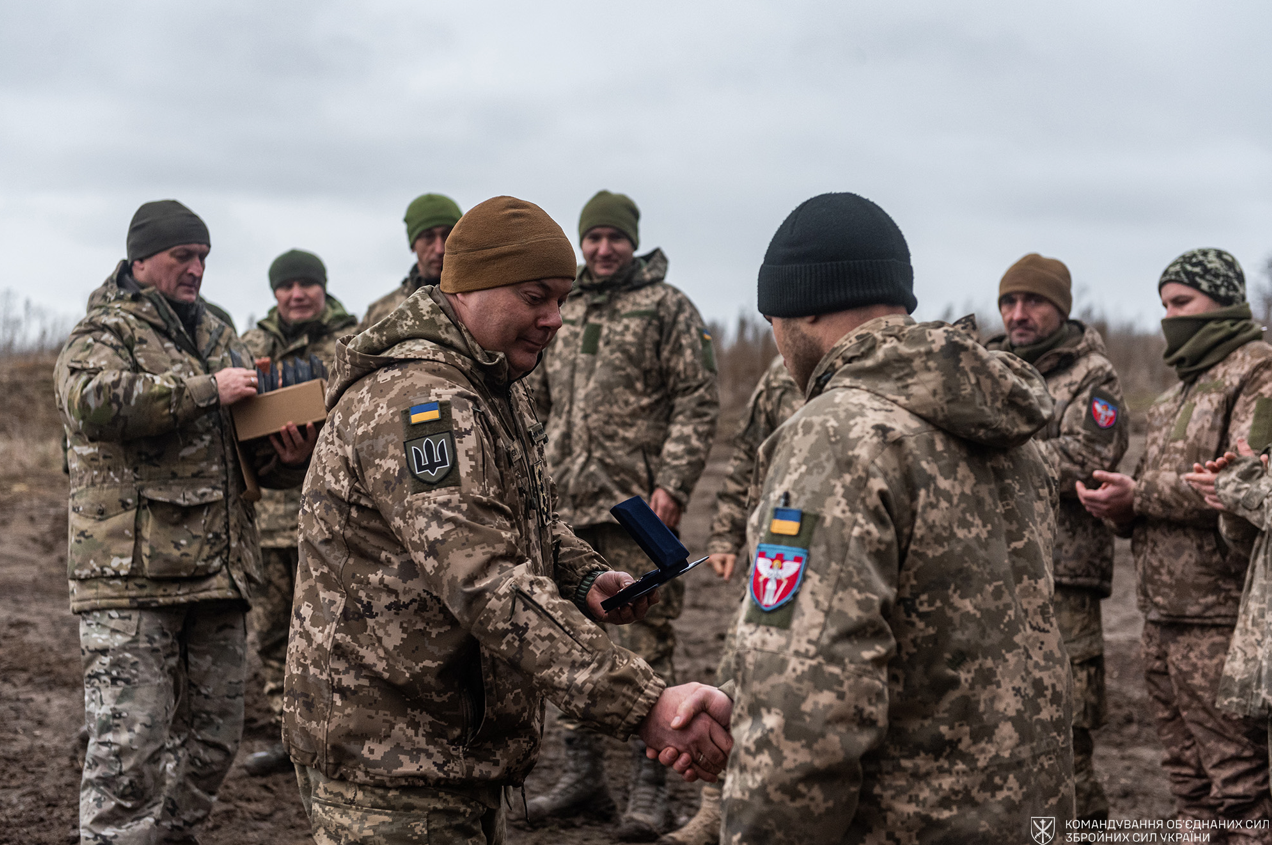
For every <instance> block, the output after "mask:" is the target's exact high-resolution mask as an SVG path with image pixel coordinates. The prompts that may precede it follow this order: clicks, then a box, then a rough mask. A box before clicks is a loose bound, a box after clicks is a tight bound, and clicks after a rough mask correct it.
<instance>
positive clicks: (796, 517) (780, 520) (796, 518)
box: [769, 508, 804, 537]
mask: <svg viewBox="0 0 1272 845" xmlns="http://www.w3.org/2000/svg"><path fill="white" fill-rule="evenodd" d="M803 518H804V512H803V511H801V510H797V509H796V508H773V521H772V522H770V523H769V531H771V532H773V533H774V534H785V535H786V536H787V537H794V536H795V535H797V534H799V524H800V522H801V521H802V520H803Z"/></svg>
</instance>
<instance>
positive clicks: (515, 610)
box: [283, 286, 664, 786]
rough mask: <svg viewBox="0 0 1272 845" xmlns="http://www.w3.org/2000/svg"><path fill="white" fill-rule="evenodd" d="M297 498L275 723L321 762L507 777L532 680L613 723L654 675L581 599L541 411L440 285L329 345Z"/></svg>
mask: <svg viewBox="0 0 1272 845" xmlns="http://www.w3.org/2000/svg"><path fill="white" fill-rule="evenodd" d="M327 404H328V408H329V409H330V414H329V416H328V418H327V425H326V426H325V427H324V429H323V431H322V434H321V435H320V436H319V440H318V447H317V450H316V451H315V453H314V459H313V467H312V469H311V470H310V473H309V476H308V478H307V479H306V484H305V493H304V504H303V506H302V508H301V516H300V523H301V541H300V566H299V570H298V573H297V578H296V600H295V605H294V611H293V618H292V629H291V639H290V644H289V646H288V653H287V677H286V682H285V691H284V716H283V719H284V722H283V738H284V740H285V741H286V743H287V744H288V747H289V750H290V753H291V757H292V759H293V760H295V761H296V762H298V763H301V764H303V765H306V766H311V767H313V768H315V769H318V770H320V771H322V772H323V774H325V775H327V776H328V777H333V778H339V779H341V780H347V781H353V782H357V783H369V784H378V785H386V786H408V785H434V786H436V785H447V784H468V785H471V784H473V783H474V782H484V783H496V784H514V785H515V784H520V783H522V782H523V781H524V780H525V777H526V775H527V773H529V771H530V769H531V768H532V767H533V766H534V763H535V759H536V758H537V756H538V749H539V740H540V736H541V734H542V732H543V713H544V707H543V699H544V697H545V696H546V697H547V698H549V699H551V700H552V702H553V703H554V704H556V705H557V706H558V707H560V708H561V709H562V710H563V711H564V712H566V713H568V714H569V715H571V716H574V717H575V718H578V719H581V720H584V721H587V722H590V723H592V724H593V725H595V726H596V727H597V728H598V729H599V730H603V731H605V732H608V733H611V734H613V735H615V736H618V737H621V738H625V737H626V736H628V735H629V734H630V733H631V732H632V731H633V730H634V729H635V728H636V726H637V725H638V724H639V722H640V721H641V719H643V718H644V716H645V715H646V714H647V713H648V711H649V710H650V708H651V707H652V706H653V704H654V702H655V701H656V700H657V698H658V696H659V695H660V694H661V692H662V690H663V687H664V684H663V681H662V680H661V679H660V678H659V677H658V676H657V675H655V674H654V672H653V670H652V669H650V668H649V666H648V665H647V664H646V663H644V661H642V660H640V659H639V658H638V657H636V656H635V655H633V654H632V653H631V652H629V651H626V650H624V649H622V648H619V647H617V646H615V645H614V644H613V643H612V642H611V641H610V639H609V637H608V636H606V634H605V631H604V630H603V629H602V628H601V627H600V626H599V625H596V624H594V623H593V622H591V621H589V619H588V618H587V617H586V616H585V615H584V612H583V611H582V610H581V607H582V606H585V605H584V603H585V588H586V587H587V586H588V585H589V584H590V581H591V580H592V579H591V578H590V575H591V573H594V572H599V571H604V570H606V569H607V567H606V566H605V564H604V562H603V561H602V560H601V559H600V557H599V556H597V554H596V553H595V552H594V551H592V549H591V548H590V547H589V546H588V545H587V544H585V543H583V542H582V541H581V540H579V539H578V538H577V537H575V536H574V534H573V533H572V532H571V531H570V529H569V528H567V527H566V526H565V525H564V524H563V523H562V522H561V521H560V520H559V519H557V518H555V517H554V516H553V508H552V505H553V502H552V498H553V491H552V489H551V484H550V481H549V480H548V478H547V476H546V473H545V471H544V458H543V437H542V431H543V428H542V426H541V425H539V424H538V423H537V422H536V419H535V416H534V408H533V404H532V401H531V398H530V396H529V393H528V391H527V390H526V388H525V386H524V385H523V384H522V383H521V382H514V383H511V384H510V383H509V374H508V367H507V360H506V359H505V357H504V356H503V355H502V354H499V353H491V352H488V351H486V350H484V349H482V348H481V347H480V346H478V345H477V342H476V341H475V340H474V339H473V337H472V336H471V335H470V334H469V333H468V332H467V330H466V329H463V328H462V327H460V326H459V325H458V323H457V322H456V321H455V317H454V314H453V312H452V311H451V310H450V306H449V303H448V302H447V301H446V299H445V297H444V295H443V294H441V292H440V291H438V289H437V288H435V287H431V286H429V287H424V288H422V289H421V290H420V291H419V292H418V293H417V294H415V295H414V296H412V297H411V298H410V299H408V300H407V302H406V303H405V304H404V305H403V306H402V307H401V308H398V309H397V310H395V311H394V312H393V313H392V314H391V315H390V316H389V317H387V318H386V319H385V320H383V321H381V322H379V323H377V324H376V325H375V326H374V327H372V328H371V329H369V330H368V331H366V332H365V333H363V334H361V335H358V336H357V337H356V338H353V339H352V340H351V341H345V340H342V341H340V343H339V344H338V346H337V352H336V364H335V370H334V372H333V377H332V383H331V384H329V385H328V387H327Z"/></svg>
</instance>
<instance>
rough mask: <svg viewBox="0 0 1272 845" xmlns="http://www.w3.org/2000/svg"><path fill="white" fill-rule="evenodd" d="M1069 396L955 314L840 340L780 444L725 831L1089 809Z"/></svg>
mask: <svg viewBox="0 0 1272 845" xmlns="http://www.w3.org/2000/svg"><path fill="white" fill-rule="evenodd" d="M1051 415H1052V402H1051V398H1050V396H1048V395H1047V389H1046V384H1045V383H1044V382H1043V380H1042V379H1041V378H1040V377H1039V376H1038V374H1037V373H1036V372H1035V371H1034V370H1033V368H1031V367H1030V366H1029V365H1027V364H1025V363H1024V362H1023V361H1021V360H1020V359H1018V358H1016V357H1014V356H1011V355H1006V354H1003V353H998V352H990V351H987V350H986V349H985V348H984V347H982V346H981V345H980V344H979V343H978V342H977V341H976V340H975V339H974V338H972V337H971V336H970V335H967V334H965V333H964V332H962V331H960V330H958V329H955V328H953V327H951V326H947V325H945V324H944V323H923V324H915V323H914V321H913V320H911V319H910V318H909V317H906V316H903V315H902V316H889V317H882V318H879V319H876V320H872V321H870V322H868V323H866V324H865V325H863V326H861V327H860V328H858V329H857V330H855V331H853V332H850V333H849V334H848V335H846V336H845V337H843V338H842V339H841V340H840V341H839V342H838V343H837V344H836V345H835V346H834V347H833V348H832V349H831V350H830V352H829V353H827V355H826V356H825V357H824V358H823V359H822V361H821V363H820V364H819V365H818V367H817V368H816V370H815V371H814V373H813V376H812V379H811V381H810V385H809V390H808V400H807V404H805V405H804V407H803V408H801V409H800V410H799V411H797V412H796V413H795V415H794V416H793V417H791V419H790V420H788V421H787V422H786V424H785V425H783V426H782V427H781V428H780V429H778V431H777V433H776V434H775V435H774V436H773V437H770V438H769V439H768V440H767V441H765V443H764V446H763V447H762V448H761V450H760V464H761V468H762V470H763V471H764V472H765V480H764V485H763V488H762V492H761V495H760V498H759V502H758V506H757V508H756V509H755V511H754V512H753V513H752V514H751V517H750V522H749V525H748V530H747V538H748V548H749V550H750V553H751V563H752V566H751V575H750V578H751V581H750V588H749V592H748V596H747V597H746V598H745V599H744V600H743V606H742V608H741V609H740V612H739V615H738V617H737V620H736V624H737V632H736V651H735V656H734V660H733V667H732V672H731V677H732V681H733V683H734V684H735V685H736V689H735V695H736V698H735V701H734V708H733V722H732V733H733V738H734V742H735V745H734V747H733V752H732V755H731V756H730V758H729V764H728V769H727V780H726V783H725V787H724V823H723V828H722V830H723V833H722V837H721V841H722V842H725V843H747V842H772V843H800V845H806V843H818V842H827V843H829V842H835V843H838V842H883V841H888V842H905V843H918V842H936V841H940V842H991V841H993V842H998V841H1007V840H1008V839H1011V840H1014V841H1022V842H1024V841H1029V835H1030V828H1029V825H1030V819H1031V817H1033V816H1050V817H1054V818H1057V819H1064V818H1069V817H1071V814H1072V812H1073V801H1074V792H1073V790H1074V787H1073V774H1072V770H1073V761H1072V747H1071V741H1070V718H1071V707H1072V702H1071V697H1072V681H1071V678H1070V670H1069V661H1068V658H1067V656H1066V654H1065V651H1064V646H1063V644H1062V642H1061V638H1060V631H1059V629H1058V627H1057V624H1056V619H1055V615H1054V611H1053V609H1052V578H1051V572H1050V565H1051V545H1052V541H1053V537H1054V532H1055V515H1054V514H1055V511H1054V506H1055V501H1056V487H1055V482H1054V480H1053V477H1052V474H1051V471H1050V467H1049V466H1048V463H1047V461H1046V459H1045V458H1044V457H1043V456H1042V455H1041V453H1040V452H1039V449H1038V447H1037V445H1036V443H1034V442H1032V440H1031V438H1032V436H1033V435H1034V433H1035V432H1037V431H1038V430H1039V429H1041V428H1042V427H1043V426H1044V425H1046V423H1047V421H1048V420H1049V419H1050V418H1051ZM1013 832H1014V833H1013Z"/></svg>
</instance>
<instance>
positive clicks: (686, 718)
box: [637, 684, 733, 783]
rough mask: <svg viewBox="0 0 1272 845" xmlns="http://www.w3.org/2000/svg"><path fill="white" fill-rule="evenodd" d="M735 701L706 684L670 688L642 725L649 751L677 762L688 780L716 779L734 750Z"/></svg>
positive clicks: (663, 760)
mask: <svg viewBox="0 0 1272 845" xmlns="http://www.w3.org/2000/svg"><path fill="white" fill-rule="evenodd" d="M732 714H733V702H732V701H731V700H730V699H729V697H728V696H727V695H725V694H724V693H723V692H721V691H720V690H718V689H716V688H715V687H712V686H707V685H706V684H681V685H680V686H676V687H668V688H667V689H665V690H663V694H662V695H661V696H660V697H659V699H658V701H657V702H655V703H654V706H653V708H652V709H651V710H650V711H649V714H648V715H646V716H645V719H644V721H643V722H641V723H640V726H639V727H638V728H637V732H638V733H639V734H640V738H641V739H642V740H644V741H645V746H646V750H645V753H646V754H647V755H648V756H649V757H650V759H654V758H657V759H658V760H659V761H660V762H661V763H662V764H663V765H665V766H671V767H672V768H674V769H675V770H676V772H678V773H679V774H680V775H681V776H682V777H683V778H684V779H685V780H686V781H687V782H690V783H692V782H693V781H695V780H699V779H701V780H705V781H708V782H711V783H714V782H715V781H716V780H717V776H718V775H719V774H720V772H722V771H724V764H725V763H726V762H728V759H729V751H730V750H731V749H732V748H733V737H731V736H730V735H729V719H730V717H731V716H732Z"/></svg>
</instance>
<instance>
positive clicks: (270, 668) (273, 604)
mask: <svg viewBox="0 0 1272 845" xmlns="http://www.w3.org/2000/svg"><path fill="white" fill-rule="evenodd" d="M356 322H357V321H356V320H355V319H354V317H353V315H352V314H350V313H349V312H348V311H346V310H345V308H344V306H343V305H342V304H341V303H340V300H338V299H336V298H335V297H334V296H332V295H331V294H327V306H326V307H325V308H324V309H323V312H322V314H320V315H318V317H317V318H316V319H314V320H311V321H309V322H307V323H304V324H302V325H300V326H288V325H285V324H284V322H283V319H282V317H280V316H279V314H278V308H277V307H275V308H271V309H269V313H268V314H266V315H265V319H263V320H260V321H258V322H257V324H256V327H255V328H253V329H250V330H248V331H247V332H246V333H245V334H244V335H243V344H244V345H245V346H246V347H247V348H248V349H250V350H251V351H252V356H253V357H254V358H269V359H270V361H272V362H273V363H275V364H278V365H279V366H281V365H282V363H283V362H284V361H285V360H287V359H292V358H298V359H301V360H304V361H308V360H309V357H310V356H311V355H316V356H317V357H318V359H319V360H320V361H322V362H323V364H325V365H326V366H327V368H328V369H330V368H331V365H332V363H333V362H334V361H335V355H336V339H337V338H339V337H340V336H341V335H343V334H346V333H348V332H349V331H350V330H351V328H352V327H353V325H354V323H356ZM299 513H300V489H299V488H292V489H289V490H262V491H261V500H260V501H259V502H257V503H256V525H257V528H258V529H259V531H260V535H261V564H262V567H261V568H262V570H263V572H264V581H265V583H264V586H263V587H262V588H261V590H259V591H258V594H257V596H256V601H254V602H253V604H252V612H251V623H252V626H253V627H254V628H255V629H256V637H257V655H258V656H259V657H260V660H261V675H262V677H263V679H264V681H265V698H266V700H267V701H268V702H269V707H270V710H271V711H273V713H274V717H275V718H276V719H281V718H282V714H283V673H284V670H285V669H286V665H287V630H288V628H290V627H291V606H292V592H293V588H294V586H295V579H296V561H297V551H296V542H297V539H298V538H297V516H298V514H299Z"/></svg>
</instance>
